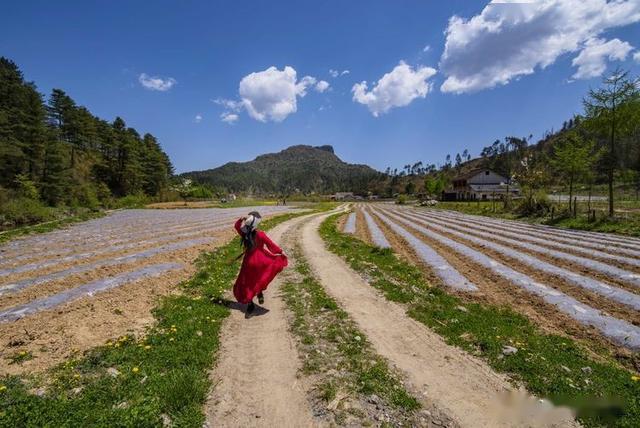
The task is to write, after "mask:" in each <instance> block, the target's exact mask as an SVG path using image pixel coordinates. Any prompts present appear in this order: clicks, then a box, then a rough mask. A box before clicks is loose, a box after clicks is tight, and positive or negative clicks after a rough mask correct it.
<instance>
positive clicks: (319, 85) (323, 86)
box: [315, 80, 329, 93]
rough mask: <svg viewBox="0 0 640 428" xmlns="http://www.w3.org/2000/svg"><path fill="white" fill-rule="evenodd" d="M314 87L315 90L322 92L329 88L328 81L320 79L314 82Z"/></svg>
mask: <svg viewBox="0 0 640 428" xmlns="http://www.w3.org/2000/svg"><path fill="white" fill-rule="evenodd" d="M315 89H316V91H317V92H320V93H323V92H324V91H326V90H327V89H329V82H327V81H326V80H321V81H319V82H318V83H316V86H315Z"/></svg>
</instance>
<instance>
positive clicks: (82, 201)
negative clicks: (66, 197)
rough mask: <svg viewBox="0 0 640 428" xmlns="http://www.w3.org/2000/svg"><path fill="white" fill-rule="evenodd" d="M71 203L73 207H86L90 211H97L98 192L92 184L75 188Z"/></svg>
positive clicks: (98, 203)
mask: <svg viewBox="0 0 640 428" xmlns="http://www.w3.org/2000/svg"><path fill="white" fill-rule="evenodd" d="M72 201H73V203H72V205H73V206H74V207H86V208H89V209H90V210H91V211H97V210H99V209H100V205H101V203H100V200H99V198H98V192H97V191H96V188H95V187H94V186H93V185H92V184H83V185H81V186H77V187H76V188H75V189H74V191H73V195H72Z"/></svg>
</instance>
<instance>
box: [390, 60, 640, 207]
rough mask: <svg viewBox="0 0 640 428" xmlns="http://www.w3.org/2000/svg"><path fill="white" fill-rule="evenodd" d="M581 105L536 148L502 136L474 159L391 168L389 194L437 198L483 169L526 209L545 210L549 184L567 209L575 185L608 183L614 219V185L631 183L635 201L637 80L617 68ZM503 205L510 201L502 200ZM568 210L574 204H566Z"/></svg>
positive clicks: (639, 154) (639, 131) (639, 150)
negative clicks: (513, 188)
mask: <svg viewBox="0 0 640 428" xmlns="http://www.w3.org/2000/svg"><path fill="white" fill-rule="evenodd" d="M583 107H584V111H583V113H582V114H578V115H576V116H574V117H573V118H571V119H569V120H568V121H565V122H564V123H563V124H562V128H561V129H560V130H558V131H554V130H551V131H548V132H546V133H545V134H544V136H543V138H542V139H541V140H540V141H538V142H537V143H535V144H532V142H531V140H532V138H533V136H532V135H528V136H525V137H516V136H507V137H505V138H503V139H498V140H495V141H494V142H493V143H492V144H490V145H488V146H486V147H484V148H483V149H482V151H481V152H480V156H479V157H478V158H475V159H472V158H471V155H470V154H469V152H468V150H464V152H463V153H462V154H457V155H456V156H455V163H454V162H453V161H452V156H451V155H447V157H446V159H445V162H444V163H442V164H440V165H439V166H436V165H435V164H433V163H431V164H430V163H423V162H422V161H419V162H416V163H414V164H407V165H405V166H404V167H403V168H402V169H400V170H398V169H397V168H396V169H391V168H390V167H389V168H387V169H386V171H385V173H386V174H387V176H388V177H389V178H388V180H387V182H386V190H387V191H389V190H390V189H392V188H393V189H394V191H396V192H405V193H413V192H412V191H424V192H426V193H427V194H429V195H432V196H439V195H440V194H441V193H442V191H443V190H445V189H446V188H447V187H448V186H449V184H450V182H451V180H452V179H453V178H454V177H455V176H456V175H458V174H460V173H461V172H462V171H463V170H465V171H469V170H471V169H475V168H483V169H484V168H486V169H491V170H493V171H495V172H497V173H499V174H501V175H503V176H505V177H507V178H508V179H509V180H510V181H513V182H515V183H517V184H519V185H520V186H521V187H522V191H523V196H524V198H523V200H522V201H521V204H520V208H521V209H522V210H523V211H527V212H532V211H536V210H539V209H544V206H541V202H543V201H544V200H545V199H546V189H548V188H549V187H550V186H553V185H562V186H566V187H567V188H568V192H569V195H568V196H569V198H568V199H569V204H571V200H572V198H573V196H574V192H575V189H576V188H577V186H578V185H581V186H586V187H587V189H588V191H589V194H591V193H592V191H593V189H594V187H595V186H596V185H605V186H606V189H607V191H606V193H607V196H608V213H609V215H610V216H613V215H614V211H615V210H614V207H615V192H614V189H615V187H616V186H617V185H618V186H619V185H622V184H624V185H630V184H631V185H633V186H634V187H635V189H636V195H637V196H640V79H638V78H637V77H632V76H630V74H629V73H628V72H625V71H623V70H620V69H618V70H615V71H614V72H613V73H611V74H610V75H608V76H606V77H605V78H604V79H603V80H602V83H601V85H600V86H599V87H598V88H594V89H592V90H590V91H589V93H588V94H586V96H585V97H584V99H583ZM416 177H418V178H417V179H416ZM416 182H417V183H420V182H422V184H423V185H422V186H420V187H419V186H417V185H416ZM504 203H505V205H509V204H510V203H511V201H510V200H509V198H506V199H505V200H504ZM572 209H573V210H575V206H572V205H569V210H570V211H571V210H572Z"/></svg>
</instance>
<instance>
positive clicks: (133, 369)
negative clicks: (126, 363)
mask: <svg viewBox="0 0 640 428" xmlns="http://www.w3.org/2000/svg"><path fill="white" fill-rule="evenodd" d="M131 371H132V372H134V373H138V372H139V371H140V369H139V368H138V367H134V368H132V369H131Z"/></svg>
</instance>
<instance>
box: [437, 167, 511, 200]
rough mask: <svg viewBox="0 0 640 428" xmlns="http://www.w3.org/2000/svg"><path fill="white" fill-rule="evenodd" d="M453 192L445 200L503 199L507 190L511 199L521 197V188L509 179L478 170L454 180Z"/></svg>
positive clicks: (448, 193) (489, 171)
mask: <svg viewBox="0 0 640 428" xmlns="http://www.w3.org/2000/svg"><path fill="white" fill-rule="evenodd" d="M452 184H453V190H451V191H448V192H446V193H445V199H455V200H457V201H475V200H478V199H480V200H491V199H503V198H504V196H505V195H506V194H507V188H508V191H509V195H511V197H516V196H518V195H520V187H518V185H517V184H515V183H513V182H512V183H509V179H508V178H506V177H504V176H502V175H500V174H497V173H495V172H493V171H491V170H488V169H477V170H473V171H471V172H469V173H467V174H464V175H461V176H459V177H456V178H455V179H454V180H453V183H452Z"/></svg>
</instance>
